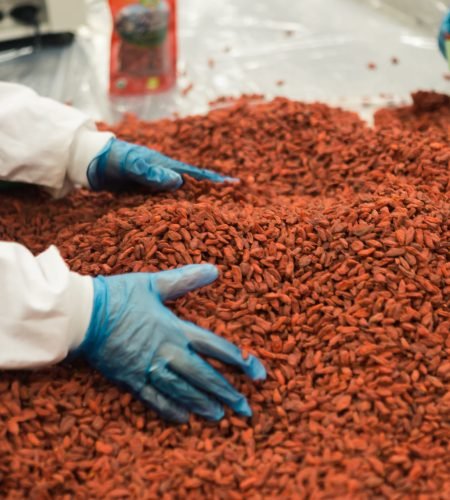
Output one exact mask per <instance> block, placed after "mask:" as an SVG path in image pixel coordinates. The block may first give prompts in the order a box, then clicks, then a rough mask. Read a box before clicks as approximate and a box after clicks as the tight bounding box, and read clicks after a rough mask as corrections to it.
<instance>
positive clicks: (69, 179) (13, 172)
mask: <svg viewBox="0 0 450 500" xmlns="http://www.w3.org/2000/svg"><path fill="white" fill-rule="evenodd" d="M111 137H113V134H112V133H110V132H99V131H98V130H97V129H96V126H95V123H94V122H93V121H92V120H91V119H89V118H88V117H87V116H86V115H84V114H83V113H82V112H81V111H79V110H77V109H75V108H72V107H70V106H66V105H64V104H61V103H59V102H57V101H54V100H52V99H48V98H45V97H40V96H39V95H37V94H36V93H35V92H34V91H33V90H31V89H30V88H28V87H24V86H22V85H18V84H14V83H6V82H0V180H7V181H16V182H26V183H30V184H37V185H40V186H43V187H44V188H46V189H47V190H48V191H50V192H51V193H52V194H53V195H54V196H62V195H64V194H66V193H67V192H68V191H69V190H70V189H71V188H72V187H73V186H75V185H81V186H88V180H87V176H86V171H87V167H88V165H89V163H90V162H91V161H92V159H93V158H95V156H96V155H97V154H98V153H99V152H100V151H101V150H102V149H103V147H104V146H105V144H106V143H107V142H108V141H109V140H110V139H111Z"/></svg>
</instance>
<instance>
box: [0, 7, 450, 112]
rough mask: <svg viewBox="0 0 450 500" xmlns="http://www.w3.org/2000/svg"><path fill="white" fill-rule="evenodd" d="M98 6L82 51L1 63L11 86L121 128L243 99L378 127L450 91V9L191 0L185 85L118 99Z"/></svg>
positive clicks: (184, 40)
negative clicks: (262, 98)
mask: <svg viewBox="0 0 450 500" xmlns="http://www.w3.org/2000/svg"><path fill="white" fill-rule="evenodd" d="M87 3H88V12H89V15H88V23H87V25H86V26H83V27H82V28H80V30H79V32H78V34H77V37H76V41H75V42H74V44H73V45H72V46H70V47H65V48H59V49H43V50H42V51H40V52H39V51H38V52H35V51H33V50H32V49H31V48H30V49H27V48H25V49H22V50H21V51H19V52H17V51H15V52H8V53H0V79H1V80H7V81H16V82H20V83H24V84H26V85H29V86H31V87H33V88H34V89H35V90H36V91H38V92H39V93H41V94H43V95H46V96H50V97H53V98H55V99H58V100H60V101H63V102H69V103H71V104H73V105H74V106H77V107H79V108H80V109H82V110H83V111H85V112H86V113H88V114H90V115H91V116H93V117H94V118H95V119H102V120H105V121H109V122H112V121H115V120H117V119H119V118H120V116H121V114H122V113H123V112H133V113H136V114H137V115H138V116H140V117H141V118H145V119H155V118H160V117H163V116H171V115H173V114H174V113H177V114H180V115H186V114H191V113H202V112H205V111H206V110H207V109H208V107H209V106H208V102H209V101H211V100H214V99H215V98H217V97H219V96H223V95H232V96H238V95H240V94H241V93H258V94H259V93H260V94H264V95H266V96H267V97H269V98H270V97H273V96H275V95H283V96H287V97H290V98H292V99H299V100H306V101H315V100H319V101H323V102H327V103H330V104H332V105H339V106H342V107H345V108H348V109H353V110H356V111H358V112H359V113H360V114H361V115H362V116H364V117H365V118H367V119H369V120H370V117H371V115H372V113H373V111H374V110H375V109H376V108H377V107H380V106H385V105H386V104H400V103H403V102H406V101H408V99H409V94H410V92H411V91H414V90H417V89H434V90H437V91H442V92H448V91H449V88H450V83H449V81H447V80H445V79H444V76H443V75H444V74H445V73H446V72H447V71H448V68H447V65H446V63H445V61H444V59H443V58H442V56H441V55H440V53H439V51H438V49H437V44H436V33H437V30H438V27H439V24H440V20H441V18H442V16H443V15H444V13H445V11H446V9H447V8H449V7H450V0H445V1H443V0H441V1H437V0H298V1H292V0H277V1H276V2H275V1H274V0H258V1H257V2H255V1H253V0H227V1H224V0H207V1H206V0H179V37H178V39H179V53H180V59H179V73H180V76H179V80H178V85H177V87H176V88H174V89H173V90H171V91H169V92H167V93H165V94H160V95H156V96H146V97H134V98H121V99H114V100H112V99H110V98H109V96H108V90H107V88H108V66H109V61H108V59H109V37H110V29H111V26H110V25H111V21H110V16H109V10H108V6H107V2H106V1H105V0H87ZM393 57H395V58H397V59H398V61H399V62H398V64H393V63H392V61H391V59H392V58H393ZM370 63H372V64H374V65H376V68H375V69H372V70H370V69H369V68H368V65H369V64H370ZM189 89H190V90H189Z"/></svg>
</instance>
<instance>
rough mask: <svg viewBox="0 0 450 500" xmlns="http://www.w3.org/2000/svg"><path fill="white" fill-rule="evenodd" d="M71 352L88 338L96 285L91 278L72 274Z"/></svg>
mask: <svg viewBox="0 0 450 500" xmlns="http://www.w3.org/2000/svg"><path fill="white" fill-rule="evenodd" d="M69 280H70V283H69V292H68V293H69V304H70V306H69V307H70V310H69V311H68V317H69V318H70V320H69V328H68V330H69V331H68V340H69V342H70V344H69V352H70V351H73V350H75V349H76V348H77V347H79V346H80V345H81V343H82V342H83V340H84V337H85V336H86V332H87V329H88V327H89V323H90V321H91V316H92V307H93V302H94V283H93V278H91V277H90V276H81V275H80V274H77V273H73V272H71V273H70V277H69Z"/></svg>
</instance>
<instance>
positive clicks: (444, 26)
mask: <svg viewBox="0 0 450 500" xmlns="http://www.w3.org/2000/svg"><path fill="white" fill-rule="evenodd" d="M449 33H450V11H448V12H447V14H446V15H445V16H444V19H443V20H442V23H441V27H440V29H439V34H438V44H439V50H440V51H441V53H442V55H443V56H444V57H445V58H447V54H446V51H445V36H446V35H448V34H449Z"/></svg>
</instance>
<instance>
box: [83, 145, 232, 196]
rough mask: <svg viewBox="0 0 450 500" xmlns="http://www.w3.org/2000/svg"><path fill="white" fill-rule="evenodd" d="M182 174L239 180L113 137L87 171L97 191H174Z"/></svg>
mask: <svg viewBox="0 0 450 500" xmlns="http://www.w3.org/2000/svg"><path fill="white" fill-rule="evenodd" d="M182 174H187V175H190V176H191V177H193V178H194V179H198V180H210V181H213V182H225V181H229V182H233V181H237V179H234V178H233V177H225V176H223V175H220V174H218V173H216V172H213V171H211V170H206V169H200V168H197V167H193V166H191V165H187V164H186V163H182V162H180V161H177V160H173V159H172V158H169V157H167V156H165V155H163V154H161V153H158V152H157V151H154V150H153V149H148V148H146V147H144V146H137V145H136V144H131V143H129V142H125V141H121V140H119V139H114V138H113V139H111V140H110V141H108V143H107V144H106V146H105V147H104V148H103V150H102V151H100V153H99V154H98V155H97V156H96V157H95V158H94V159H93V160H92V161H91V163H90V164H89V166H88V170H87V177H88V180H89V184H90V186H91V188H92V189H94V190H95V191H99V190H103V189H109V190H117V189H120V188H123V187H125V186H126V185H127V184H130V183H138V184H143V185H144V186H147V187H149V188H151V189H152V190H154V191H166V190H173V189H178V188H179V187H180V186H181V185H182V184H183V179H182V177H181V175H182Z"/></svg>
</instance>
